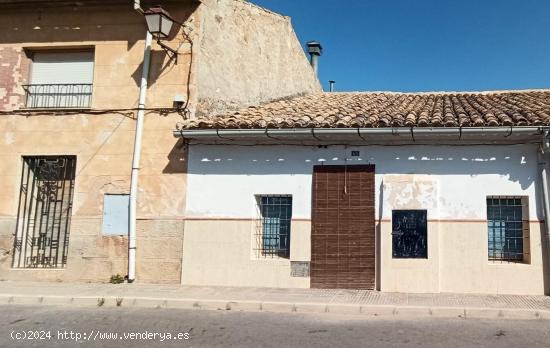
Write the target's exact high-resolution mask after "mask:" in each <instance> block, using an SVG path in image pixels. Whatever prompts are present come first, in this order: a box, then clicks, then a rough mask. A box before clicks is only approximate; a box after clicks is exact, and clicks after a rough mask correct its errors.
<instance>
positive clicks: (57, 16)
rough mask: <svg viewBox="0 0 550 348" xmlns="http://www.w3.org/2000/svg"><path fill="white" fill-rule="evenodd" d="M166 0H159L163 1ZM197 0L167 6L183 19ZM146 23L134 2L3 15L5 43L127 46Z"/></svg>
mask: <svg viewBox="0 0 550 348" xmlns="http://www.w3.org/2000/svg"><path fill="white" fill-rule="evenodd" d="M162 2H163V1H158V3H161V4H162ZM198 6H199V4H198V3H195V2H192V1H188V2H180V3H178V4H177V5H176V3H171V4H167V5H165V6H164V7H165V8H166V9H167V10H168V11H169V12H170V14H171V16H172V17H174V18H175V19H176V20H177V21H179V22H181V23H184V22H185V21H187V20H188V18H189V17H190V16H191V14H193V13H194V12H195V10H196V9H197V7H198ZM146 30H147V26H146V24H145V19H144V17H143V16H142V15H140V14H139V13H137V12H136V11H135V10H134V9H133V5H132V2H131V1H129V2H128V3H127V4H123V5H112V6H107V7H106V6H104V5H101V6H93V5H87V6H71V7H69V6H55V7H50V6H44V7H40V6H39V5H38V6H34V7H21V8H20V9H9V8H8V9H3V11H2V14H1V15H0V32H2V33H3V35H2V43H21V42H36V43H51V42H83V41H84V42H86V41H91V42H101V41H124V42H128V49H130V48H132V47H133V46H134V45H135V44H136V43H137V42H138V41H142V40H144V39H145V33H146Z"/></svg>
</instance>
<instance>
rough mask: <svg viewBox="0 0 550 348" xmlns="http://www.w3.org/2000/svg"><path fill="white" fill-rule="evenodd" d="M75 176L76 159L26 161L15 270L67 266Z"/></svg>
mask: <svg viewBox="0 0 550 348" xmlns="http://www.w3.org/2000/svg"><path fill="white" fill-rule="evenodd" d="M75 172H76V157H75V156H39V157H23V168H22V174H21V190H20V195H19V208H18V212H17V225H16V231H15V240H14V248H13V249H14V252H13V263H12V267H14V268H64V267H65V266H66V264H67V254H68V250H69V249H68V247H69V229H70V222H71V210H72V201H73V193H74V179H75Z"/></svg>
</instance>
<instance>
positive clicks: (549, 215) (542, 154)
mask: <svg viewBox="0 0 550 348" xmlns="http://www.w3.org/2000/svg"><path fill="white" fill-rule="evenodd" d="M548 134H549V133H548V131H546V132H544V139H543V142H542V145H541V147H540V150H539V151H538V160H539V161H538V164H539V169H540V177H541V182H542V202H543V206H544V229H545V230H546V251H547V255H548V256H550V199H549V197H548V194H549V191H548V171H547V162H546V159H547V151H548V150H549V149H550V142H549V141H550V139H549V135H548Z"/></svg>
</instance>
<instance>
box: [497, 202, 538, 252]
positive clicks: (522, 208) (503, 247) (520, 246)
mask: <svg viewBox="0 0 550 348" xmlns="http://www.w3.org/2000/svg"><path fill="white" fill-rule="evenodd" d="M527 214H528V209H527V197H488V198H487V227H488V233H489V239H488V240H489V246H488V247H489V249H488V250H489V260H492V261H510V262H524V261H527V260H526V255H527V254H528V243H526V242H525V239H526V238H527V237H528V234H529V224H528V219H527Z"/></svg>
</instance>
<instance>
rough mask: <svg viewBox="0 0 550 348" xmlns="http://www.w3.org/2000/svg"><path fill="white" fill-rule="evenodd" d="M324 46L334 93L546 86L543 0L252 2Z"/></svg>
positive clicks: (549, 34) (325, 72)
mask: <svg viewBox="0 0 550 348" xmlns="http://www.w3.org/2000/svg"><path fill="white" fill-rule="evenodd" d="M251 2H253V3H256V4H258V5H261V6H264V7H266V8H269V9H271V10H273V11H276V12H279V13H281V14H284V15H287V16H291V17H292V22H293V25H294V29H295V30H296V33H297V34H298V37H299V39H300V41H301V42H302V44H303V43H304V42H306V41H308V40H318V41H320V42H321V43H322V44H323V48H324V55H323V56H322V57H321V60H320V79H321V81H322V82H323V84H324V85H325V86H326V85H327V84H328V83H327V81H328V80H331V79H332V80H336V89H337V90H339V91H363V90H365V91H375V90H376V91H380V90H391V91H473V90H476V91H477V90H503V89H526V88H548V87H550V1H549V0H391V1H390V0H251Z"/></svg>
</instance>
